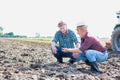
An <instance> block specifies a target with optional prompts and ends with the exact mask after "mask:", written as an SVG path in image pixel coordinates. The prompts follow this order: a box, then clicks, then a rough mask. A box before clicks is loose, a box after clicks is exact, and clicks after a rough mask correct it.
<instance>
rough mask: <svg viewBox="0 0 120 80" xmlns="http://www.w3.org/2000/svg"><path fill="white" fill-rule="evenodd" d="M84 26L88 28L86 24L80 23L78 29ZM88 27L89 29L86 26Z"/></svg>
mask: <svg viewBox="0 0 120 80" xmlns="http://www.w3.org/2000/svg"><path fill="white" fill-rule="evenodd" d="M83 26H86V24H84V23H79V24H77V28H79V27H83ZM86 27H87V26H86Z"/></svg>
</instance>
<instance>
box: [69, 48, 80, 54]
mask: <svg viewBox="0 0 120 80" xmlns="http://www.w3.org/2000/svg"><path fill="white" fill-rule="evenodd" d="M68 52H72V53H81V52H82V51H81V50H79V48H74V49H68Z"/></svg>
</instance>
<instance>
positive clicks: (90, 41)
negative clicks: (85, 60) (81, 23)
mask: <svg viewBox="0 0 120 80" xmlns="http://www.w3.org/2000/svg"><path fill="white" fill-rule="evenodd" d="M90 49H92V50H97V51H100V52H105V51H106V48H105V47H103V46H102V45H101V44H100V42H99V41H97V40H96V39H95V38H94V37H89V36H88V33H87V34H86V36H85V37H84V38H81V47H80V50H81V51H82V52H84V51H85V50H90Z"/></svg>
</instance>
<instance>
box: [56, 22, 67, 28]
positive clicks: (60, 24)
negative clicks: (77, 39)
mask: <svg viewBox="0 0 120 80" xmlns="http://www.w3.org/2000/svg"><path fill="white" fill-rule="evenodd" d="M63 25H66V23H65V22H63V21H60V22H59V23H58V27H60V26H63Z"/></svg>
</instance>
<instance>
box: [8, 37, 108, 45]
mask: <svg viewBox="0 0 120 80" xmlns="http://www.w3.org/2000/svg"><path fill="white" fill-rule="evenodd" d="M9 39H12V40H21V41H29V42H38V43H51V42H52V39H53V38H9ZM99 41H100V43H101V44H102V45H103V46H106V42H110V39H109V38H99Z"/></svg>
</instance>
